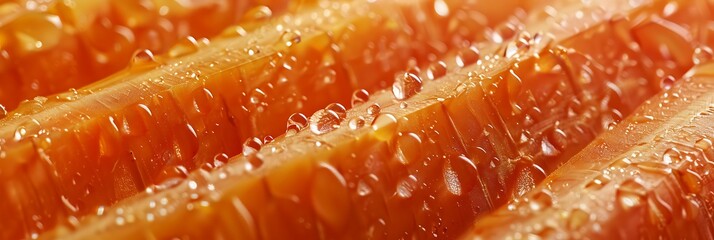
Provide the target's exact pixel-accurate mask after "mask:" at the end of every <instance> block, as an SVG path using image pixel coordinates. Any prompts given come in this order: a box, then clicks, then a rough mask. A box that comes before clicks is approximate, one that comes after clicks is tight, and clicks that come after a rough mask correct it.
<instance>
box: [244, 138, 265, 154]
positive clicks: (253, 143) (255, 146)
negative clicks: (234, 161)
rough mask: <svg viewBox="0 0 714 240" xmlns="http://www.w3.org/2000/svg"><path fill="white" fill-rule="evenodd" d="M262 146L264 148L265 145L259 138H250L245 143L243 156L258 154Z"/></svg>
mask: <svg viewBox="0 0 714 240" xmlns="http://www.w3.org/2000/svg"><path fill="white" fill-rule="evenodd" d="M261 146H263V143H262V141H260V139H259V138H257V137H253V138H249V139H247V140H245V142H243V155H245V156H248V155H253V154H256V153H258V151H259V150H260V148H261Z"/></svg>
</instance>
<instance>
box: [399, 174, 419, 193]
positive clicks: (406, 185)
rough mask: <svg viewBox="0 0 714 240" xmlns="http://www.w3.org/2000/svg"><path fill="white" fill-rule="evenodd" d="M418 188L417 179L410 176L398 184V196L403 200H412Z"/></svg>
mask: <svg viewBox="0 0 714 240" xmlns="http://www.w3.org/2000/svg"><path fill="white" fill-rule="evenodd" d="M416 187H417V178H416V177H415V176H414V175H409V176H408V177H406V178H404V180H402V181H400V182H399V183H398V184H397V196H399V197H401V198H410V197H412V194H413V192H414V190H416Z"/></svg>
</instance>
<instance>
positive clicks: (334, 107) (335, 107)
mask: <svg viewBox="0 0 714 240" xmlns="http://www.w3.org/2000/svg"><path fill="white" fill-rule="evenodd" d="M325 110H329V111H333V112H335V113H336V114H337V116H338V117H340V121H341V120H342V119H344V118H345V116H347V110H346V109H345V106H342V104H339V103H330V104H329V105H327V107H325Z"/></svg>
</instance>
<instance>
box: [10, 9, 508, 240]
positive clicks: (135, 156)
mask: <svg viewBox="0 0 714 240" xmlns="http://www.w3.org/2000/svg"><path fill="white" fill-rule="evenodd" d="M426 2H429V1H416V2H415V1H404V2H399V1H396V2H394V1H387V2H376V3H369V1H353V2H350V3H334V2H330V3H327V2H326V3H324V4H320V5H321V7H320V8H319V9H315V10H312V11H307V12H303V13H301V14H297V15H287V16H284V17H281V18H280V19H278V20H275V21H274V22H272V23H270V24H268V25H266V26H263V27H260V28H257V29H256V30H255V32H253V33H249V34H248V35H246V36H243V37H235V36H234V37H231V35H236V34H238V35H239V33H235V34H227V35H224V36H223V37H221V38H218V39H216V40H214V41H213V42H212V43H210V44H208V46H205V45H206V42H205V41H185V42H183V43H181V44H179V45H176V46H175V47H174V48H173V49H172V51H174V52H173V53H171V54H169V55H167V56H154V55H152V54H149V53H148V52H139V54H137V55H136V56H135V57H134V59H133V60H132V61H133V63H132V65H131V66H130V67H129V68H128V69H127V70H125V71H122V72H119V73H117V74H115V75H113V76H111V77H110V78H107V79H104V80H102V81H99V82H96V83H93V84H91V85H89V86H87V87H85V88H82V89H78V90H77V91H74V92H67V93H63V94H59V95H56V96H51V97H49V98H37V99H35V100H33V101H31V102H28V103H27V104H25V105H24V106H22V107H21V108H20V109H18V110H17V111H15V112H12V113H10V114H9V116H8V117H6V118H5V119H3V120H1V121H0V136H2V142H1V143H0V150H1V153H0V155H1V156H0V157H2V158H3V159H2V161H0V169H2V170H1V171H0V179H1V181H0V183H1V184H2V189H3V190H2V191H0V195H1V198H2V199H5V200H4V201H2V202H0V209H2V210H1V211H3V212H7V213H8V216H13V217H8V218H3V219H2V220H0V222H1V223H0V225H4V226H8V227H7V228H2V230H1V231H0V232H1V234H0V236H2V237H7V238H17V237H22V236H26V237H31V236H34V235H33V234H36V233H41V232H42V231H44V230H46V229H48V228H52V227H53V226H55V225H57V224H58V223H61V224H68V225H69V224H73V223H75V222H76V219H78V218H80V216H82V215H84V214H86V213H92V212H95V211H100V212H101V211H102V210H101V209H104V207H108V206H109V205H111V204H113V203H114V202H115V201H117V200H119V199H122V198H125V197H127V196H131V195H133V194H135V193H137V192H141V191H144V189H145V188H147V187H149V186H152V185H153V184H158V183H162V182H165V181H167V180H168V181H175V180H176V179H179V178H183V177H185V176H186V174H187V173H188V172H190V171H192V170H193V169H196V168H199V167H204V168H209V169H210V168H214V167H216V166H219V165H222V164H223V163H224V162H225V161H226V160H227V158H228V156H233V155H236V154H238V153H239V152H240V151H241V149H242V148H243V143H244V142H245V140H246V139H248V138H250V137H253V136H261V138H262V136H263V134H280V133H283V132H284V131H285V120H286V119H288V117H289V115H290V114H292V113H294V112H297V111H302V112H313V111H316V110H318V109H319V108H322V107H324V106H325V105H326V104H328V103H330V102H334V101H338V102H341V103H344V104H346V103H347V102H349V101H350V98H351V96H352V93H353V91H354V90H356V89H359V88H367V89H376V88H378V87H379V85H380V83H384V84H385V85H386V84H389V83H390V82H391V79H393V76H394V73H395V72H396V71H400V70H403V69H406V68H407V66H409V65H408V63H409V62H410V61H411V60H412V59H414V62H416V64H418V63H421V62H425V61H427V59H429V58H430V55H437V56H438V55H439V54H444V53H445V52H447V50H448V49H453V48H454V47H456V46H458V45H457V44H455V43H453V42H452V43H449V42H450V41H452V37H453V38H459V39H461V40H460V41H458V42H459V43H461V42H463V41H465V40H464V39H473V38H476V37H478V36H483V35H481V34H480V33H483V32H485V28H486V27H487V26H489V25H487V24H491V21H492V19H493V20H494V21H495V20H498V19H506V18H507V16H506V15H505V14H504V12H509V11H510V12H514V11H515V7H516V6H517V4H516V3H515V1H514V2H513V3H512V4H506V5H499V6H501V7H503V9H501V8H500V7H495V6H492V5H488V6H484V7H483V9H484V10H488V12H484V13H483V16H486V18H484V19H486V20H483V19H481V18H479V19H478V22H474V21H473V19H471V18H467V17H464V16H472V15H464V14H466V13H472V14H473V13H475V11H477V10H479V9H481V8H480V7H479V6H481V4H484V3H482V2H479V3H478V4H476V5H472V4H471V3H468V4H466V3H464V4H462V3H461V1H454V2H447V3H440V4H447V6H448V8H449V9H450V10H449V12H450V14H444V13H443V12H442V13H439V14H437V13H436V12H434V11H433V10H429V9H427V8H424V6H425V5H427V4H425V3H426ZM507 2H508V1H507ZM433 4H434V2H431V3H430V4H428V5H430V6H433ZM442 7H443V6H442ZM432 8H433V7H432ZM461 9H465V10H463V11H466V10H468V12H463V11H462V10H461ZM508 9H510V10H508ZM442 10H443V9H442ZM412 14H423V17H425V18H422V17H418V18H417V17H414V16H411V15H412ZM451 14H453V15H451ZM491 14H497V15H491ZM442 15H444V16H442ZM442 18H446V19H449V20H448V21H445V20H444V19H442ZM405 19H411V20H410V21H405ZM446 23H448V24H450V25H455V26H463V27H456V28H454V27H452V28H446V27H445V26H444V27H441V25H440V24H446ZM461 23H463V25H461ZM492 25H495V22H494V23H493V24H492ZM492 25H491V26H492ZM417 26H418V28H417ZM466 26H468V27H466ZM433 33H439V34H434V35H433V38H430V40H429V41H427V39H423V38H424V37H428V36H430V35H431V34H433ZM413 36H420V37H419V39H412V37H413ZM194 40H195V39H194ZM439 43H440V44H441V45H442V46H446V49H445V50H444V49H439V50H428V51H422V49H426V47H425V45H427V44H439ZM172 54H173V56H176V57H171V55H172ZM184 55H185V56H184ZM296 119H297V121H299V118H293V120H296ZM266 139H268V140H269V138H266ZM262 141H263V139H261V140H259V142H262ZM251 144H253V143H252V142H251V141H248V142H247V143H246V145H247V146H249V148H247V150H249V149H251V148H250V146H252V145H251Z"/></svg>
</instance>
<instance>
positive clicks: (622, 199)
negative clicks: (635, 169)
mask: <svg viewBox="0 0 714 240" xmlns="http://www.w3.org/2000/svg"><path fill="white" fill-rule="evenodd" d="M616 195H617V202H618V203H619V204H620V207H622V208H623V209H624V210H629V209H631V208H633V207H636V206H639V205H640V204H642V203H643V202H644V201H645V200H646V199H645V198H646V197H647V190H646V189H645V187H644V186H642V184H640V183H639V182H637V181H635V180H634V179H627V180H625V181H623V182H622V183H621V184H620V185H619V186H618V187H617V193H616Z"/></svg>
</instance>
